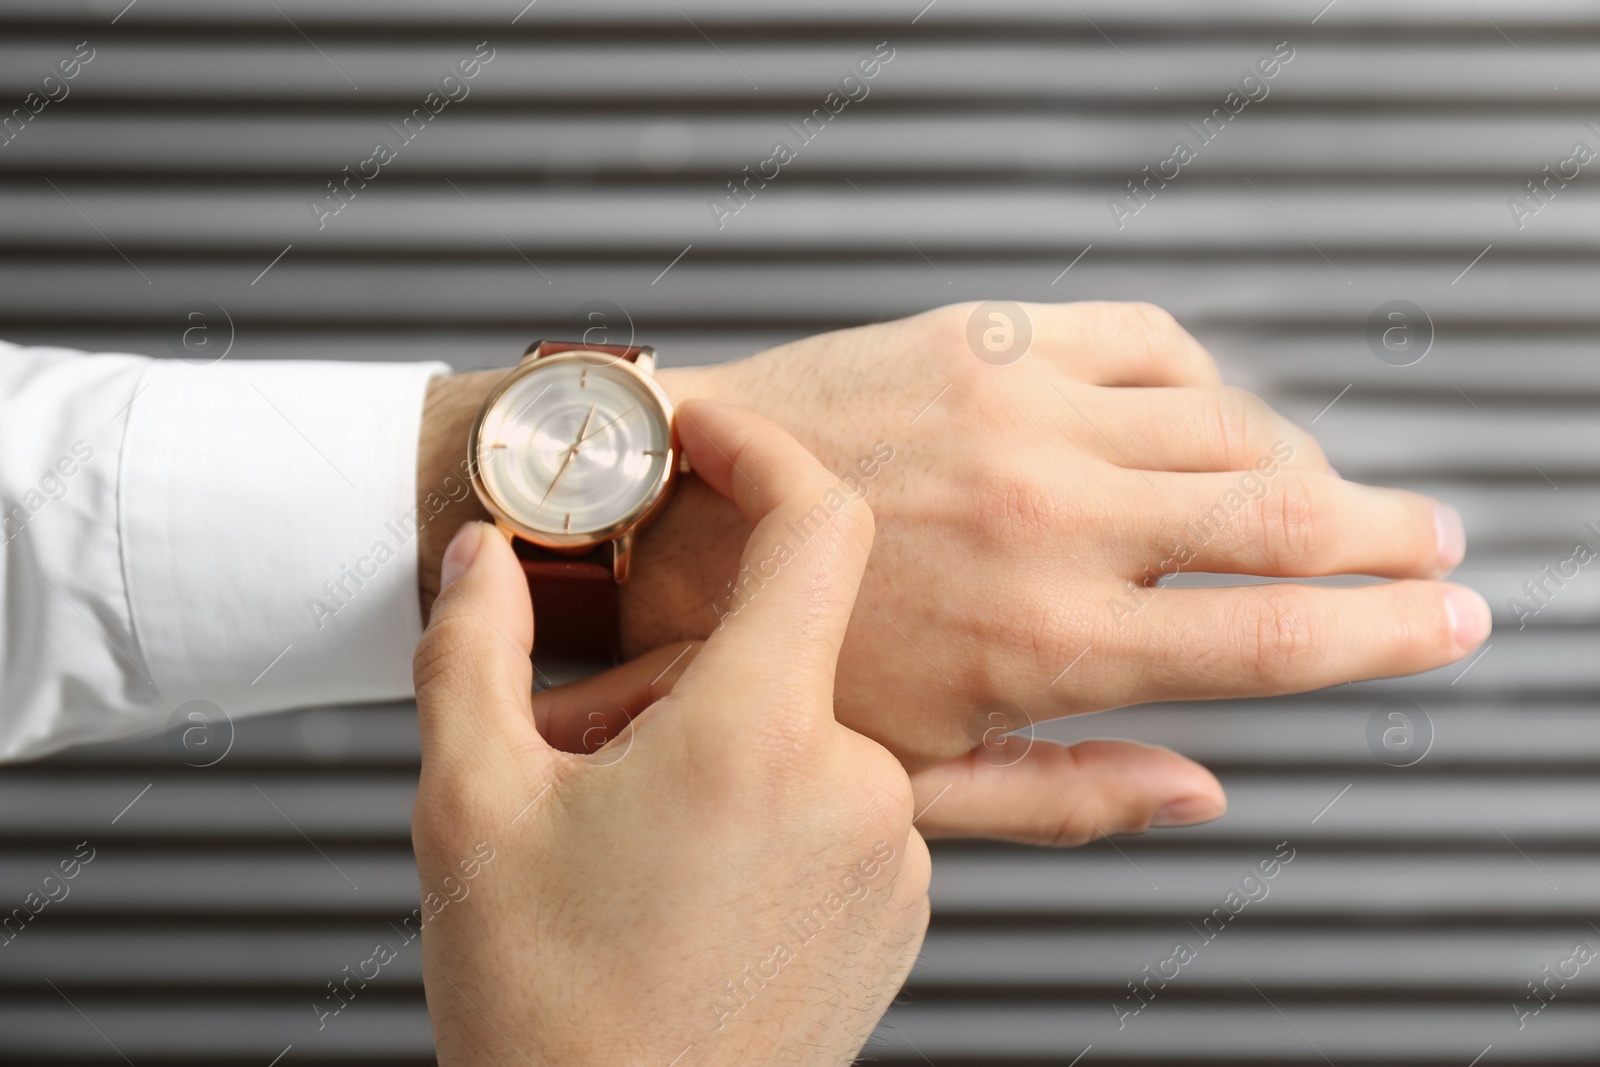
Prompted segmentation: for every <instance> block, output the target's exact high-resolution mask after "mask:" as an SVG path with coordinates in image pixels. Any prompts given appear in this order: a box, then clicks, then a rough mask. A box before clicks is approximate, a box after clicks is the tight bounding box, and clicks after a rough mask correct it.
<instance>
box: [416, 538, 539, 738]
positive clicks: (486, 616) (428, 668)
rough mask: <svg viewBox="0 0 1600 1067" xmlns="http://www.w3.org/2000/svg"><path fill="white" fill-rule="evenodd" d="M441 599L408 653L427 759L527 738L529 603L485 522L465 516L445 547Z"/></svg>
mask: <svg viewBox="0 0 1600 1067" xmlns="http://www.w3.org/2000/svg"><path fill="white" fill-rule="evenodd" d="M440 585H441V586H442V587H443V588H442V589H441V591H440V593H439V598H438V599H437V600H435V601H434V604H433V613H432V615H431V616H430V618H429V620H428V628H427V629H426V630H425V631H423V634H422V641H421V642H420V643H419V644H418V645H417V652H416V656H415V657H414V658H413V660H412V677H413V680H414V681H415V683H416V687H417V718H418V723H419V726H420V729H421V733H422V753H423V758H424V759H425V760H429V759H432V760H440V759H442V760H445V761H451V760H454V759H456V758H465V757H473V758H476V759H478V760H482V758H483V757H484V754H485V753H486V752H494V751H505V750H506V749H507V748H508V747H511V746H518V747H520V746H523V745H526V744H528V743H530V742H532V743H535V744H537V745H538V746H539V747H541V748H542V747H543V742H542V741H540V740H539V736H538V731H537V730H535V729H534V725H533V710H532V709H533V661H532V660H531V659H530V658H529V656H530V654H531V653H532V651H533V603H532V601H531V600H530V599H529V595H528V582H527V579H526V578H525V577H524V576H523V572H522V567H521V566H520V565H519V564H518V563H517V558H516V555H515V554H514V553H513V552H512V551H511V545H510V543H509V542H507V541H506V539H505V537H504V536H502V535H501V534H500V532H499V531H498V530H496V529H495V528H494V527H493V526H490V525H488V524H487V523H481V522H469V523H467V524H466V525H465V526H463V527H461V529H460V530H458V531H457V532H456V535H455V537H454V538H453V539H452V540H451V541H450V546H449V547H448V548H447V549H445V553H444V562H443V564H442V566H441V568H440Z"/></svg>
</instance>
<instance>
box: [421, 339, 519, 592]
mask: <svg viewBox="0 0 1600 1067" xmlns="http://www.w3.org/2000/svg"><path fill="white" fill-rule="evenodd" d="M508 373H509V372H508V371H499V370H496V371H478V372H475V373H472V374H454V375H450V376H449V377H443V378H435V379H434V380H433V381H432V382H430V383H428V395H427V398H426V400H424V401H423V406H422V428H421V431H420V432H419V434H418V437H417V591H418V594H419V595H420V597H421V602H422V619H423V622H424V623H426V622H427V619H428V612H429V609H430V608H432V606H433V599H434V597H436V596H438V595H439V564H440V563H441V561H443V559H444V550H445V548H446V547H447V546H448V545H449V544H450V538H451V537H453V536H454V535H455V532H456V531H457V530H459V529H460V528H461V526H462V524H463V523H466V522H471V521H473V520H478V521H483V522H489V521H492V517H491V516H490V515H489V513H488V511H487V510H485V509H484V507H483V505H482V504H481V503H480V502H479V501H478V494H477V493H475V492H473V491H472V485H471V482H470V481H469V480H468V469H467V463H468V457H467V434H468V432H469V431H470V430H471V428H472V420H473V419H475V418H477V416H478V411H479V410H480V409H481V408H482V407H483V401H484V399H485V398H486V397H487V396H488V395H489V391H490V390H492V389H493V388H494V387H495V386H496V385H497V384H499V382H500V381H501V379H503V378H504V377H505V376H506V374H508Z"/></svg>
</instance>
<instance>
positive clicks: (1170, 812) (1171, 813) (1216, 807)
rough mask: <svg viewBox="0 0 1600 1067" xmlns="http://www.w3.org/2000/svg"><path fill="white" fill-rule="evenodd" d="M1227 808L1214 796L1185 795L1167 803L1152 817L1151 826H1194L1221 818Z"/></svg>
mask: <svg viewBox="0 0 1600 1067" xmlns="http://www.w3.org/2000/svg"><path fill="white" fill-rule="evenodd" d="M1226 810H1227V809H1226V808H1225V807H1224V806H1223V805H1221V804H1218V803H1217V801H1216V799H1215V798H1213V797H1205V796H1200V797H1184V798H1183V799H1182V800H1174V801H1172V802H1171V803H1170V804H1167V805H1165V806H1164V807H1162V808H1161V810H1159V811H1157V812H1156V813H1155V816H1154V817H1153V818H1151V820H1150V825H1151V826H1193V825H1195V824H1196V823H1202V822H1210V821H1211V820H1212V819H1215V818H1219V817H1220V816H1221V815H1222V813H1223V812H1224V811H1226Z"/></svg>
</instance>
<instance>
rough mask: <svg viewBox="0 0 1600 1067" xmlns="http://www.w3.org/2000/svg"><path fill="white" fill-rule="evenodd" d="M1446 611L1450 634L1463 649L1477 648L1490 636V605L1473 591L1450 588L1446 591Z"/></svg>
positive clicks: (1459, 586) (1455, 586)
mask: <svg viewBox="0 0 1600 1067" xmlns="http://www.w3.org/2000/svg"><path fill="white" fill-rule="evenodd" d="M1444 610H1445V614H1446V615H1448V616H1449V617H1450V632H1451V633H1452V634H1454V635H1455V639H1456V644H1458V645H1460V646H1461V647H1462V648H1464V649H1473V648H1477V647H1478V646H1479V645H1480V644H1482V643H1483V639H1484V638H1485V637H1488V636H1489V627H1490V626H1491V624H1492V623H1491V619H1490V617H1489V604H1488V602H1487V601H1485V600H1484V599H1483V597H1481V596H1479V595H1478V594H1477V593H1476V592H1474V591H1473V590H1471V589H1468V588H1467V587H1466V586H1463V585H1452V586H1450V587H1448V588H1447V589H1446V590H1445V591H1444Z"/></svg>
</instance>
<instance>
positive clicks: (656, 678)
mask: <svg viewBox="0 0 1600 1067" xmlns="http://www.w3.org/2000/svg"><path fill="white" fill-rule="evenodd" d="M700 645H701V642H699V641H680V642H677V643H675V644H670V645H662V646H661V647H660V648H658V649H655V650H653V651H650V652H646V653H645V654H644V655H642V656H640V657H638V658H637V659H633V660H629V661H628V662H627V663H624V664H622V666H620V667H613V668H612V669H611V670H609V671H606V672H605V673H603V674H597V675H594V676H593V677H591V678H584V679H582V680H581V681H577V682H573V683H571V684H570V685H563V686H561V687H559V688H557V689H548V690H545V691H544V692H542V693H539V694H537V695H536V696H535V697H534V700H533V719H534V722H536V723H537V724H538V726H539V732H540V733H541V734H543V735H544V738H545V740H546V741H548V742H550V744H551V745H552V746H554V747H555V748H558V749H560V750H561V751H563V752H583V753H591V752H594V751H596V750H598V749H599V748H600V747H601V746H603V745H605V744H606V743H607V742H608V741H610V740H611V739H612V738H614V737H616V736H617V735H618V734H619V733H621V732H622V729H623V727H625V726H627V725H628V724H629V723H630V722H632V721H633V720H634V719H636V718H638V717H639V715H640V714H641V713H642V712H643V711H644V710H645V709H646V708H648V707H649V706H650V705H652V704H654V703H655V702H656V701H658V700H660V699H661V698H662V697H664V696H666V695H667V694H668V693H670V692H672V687H673V686H674V685H675V684H677V681H678V679H679V678H680V677H682V676H683V672H684V671H685V670H686V669H688V666H689V664H691V663H693V662H694V658H695V655H696V654H697V653H698V652H699V651H700Z"/></svg>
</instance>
